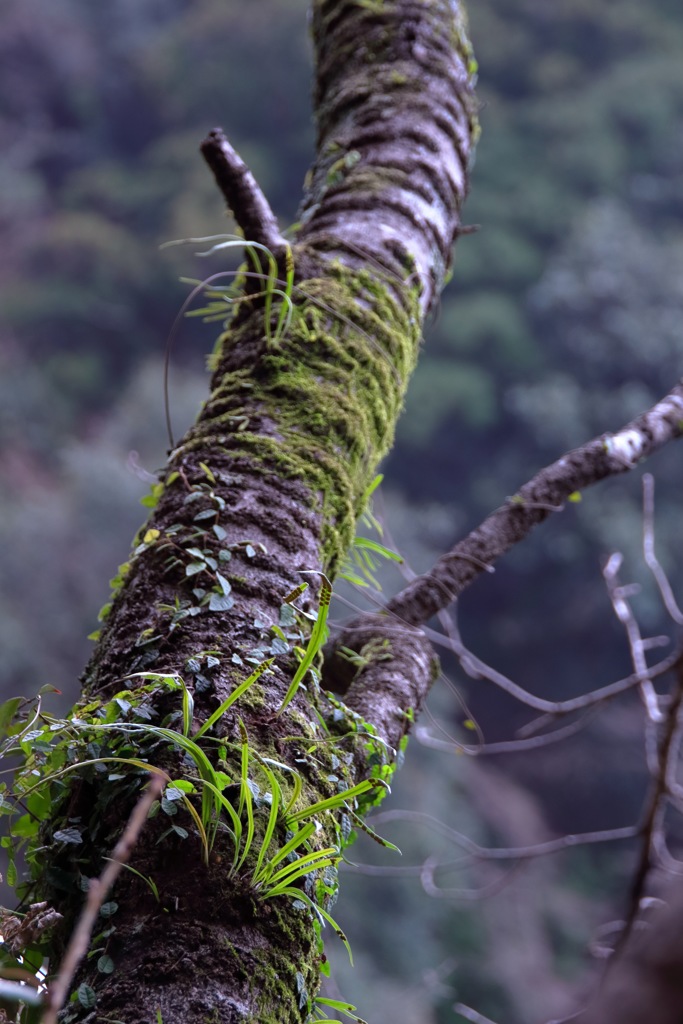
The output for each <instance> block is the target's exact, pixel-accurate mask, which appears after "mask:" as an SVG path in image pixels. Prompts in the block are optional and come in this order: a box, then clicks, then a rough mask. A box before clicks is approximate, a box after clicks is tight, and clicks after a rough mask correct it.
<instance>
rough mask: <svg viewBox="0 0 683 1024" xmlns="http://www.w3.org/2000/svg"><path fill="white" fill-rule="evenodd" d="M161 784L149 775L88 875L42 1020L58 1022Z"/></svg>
mask: <svg viewBox="0 0 683 1024" xmlns="http://www.w3.org/2000/svg"><path fill="white" fill-rule="evenodd" d="M164 784H165V779H164V778H163V777H162V776H159V775H153V776H151V778H150V782H149V785H148V787H147V789H146V790H145V792H144V793H143V794H142V796H141V797H140V799H139V800H138V802H137V804H136V805H135V807H134V808H133V812H132V814H131V816H130V818H129V819H128V824H127V825H126V827H125V829H124V830H123V833H122V835H121V838H120V839H119V841H118V843H117V844H116V846H115V847H114V850H113V852H112V855H111V860H110V861H109V863H108V864H107V866H106V868H105V869H104V871H103V872H102V874H101V875H100V877H99V878H93V879H91V881H90V886H89V887H88V895H87V896H86V900H85V906H84V907H83V910H82V911H81V916H80V917H79V919H78V922H77V924H76V927H75V928H74V931H73V934H72V936H71V939H70V940H69V945H68V947H67V950H66V953H65V954H64V959H63V960H62V963H61V965H60V967H59V970H58V972H57V975H56V977H55V979H54V981H52V982H51V984H50V987H49V992H48V1004H47V1010H46V1012H45V1015H44V1017H43V1024H57V1015H58V1013H59V1011H60V1010H61V1008H62V1006H64V1004H65V1002H66V1000H67V997H68V994H69V988H70V987H71V982H72V981H73V978H74V975H75V974H76V971H77V969H78V965H79V964H80V962H81V960H82V959H83V957H84V956H85V955H86V953H87V952H88V946H89V945H90V936H91V935H92V931H93V928H94V927H95V923H96V921H97V915H98V914H99V912H100V907H101V906H102V904H103V903H104V900H105V898H106V896H107V893H108V892H109V890H110V889H111V887H112V886H113V884H114V882H115V881H116V879H117V878H118V875H119V872H120V871H121V869H122V867H123V866H124V864H126V863H127V861H128V859H129V858H130V855H131V853H132V852H133V848H134V847H135V844H136V843H137V841H138V837H139V835H140V832H141V831H142V829H143V827H144V825H145V822H146V821H147V815H148V814H149V810H150V808H151V806H152V804H153V803H154V801H155V800H157V799H158V798H159V797H160V795H161V792H162V790H163V788H164Z"/></svg>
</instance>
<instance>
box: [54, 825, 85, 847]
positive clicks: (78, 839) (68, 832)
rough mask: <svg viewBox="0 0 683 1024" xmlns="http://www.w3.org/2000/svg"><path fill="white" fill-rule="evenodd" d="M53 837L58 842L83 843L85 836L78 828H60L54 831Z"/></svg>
mask: <svg viewBox="0 0 683 1024" xmlns="http://www.w3.org/2000/svg"><path fill="white" fill-rule="evenodd" d="M52 838H53V839H54V841H55V842H56V843H74V844H78V843H82V842H83V837H82V836H81V833H80V831H79V830H78V829H77V828H60V829H58V830H57V831H56V832H54V833H53V835H52Z"/></svg>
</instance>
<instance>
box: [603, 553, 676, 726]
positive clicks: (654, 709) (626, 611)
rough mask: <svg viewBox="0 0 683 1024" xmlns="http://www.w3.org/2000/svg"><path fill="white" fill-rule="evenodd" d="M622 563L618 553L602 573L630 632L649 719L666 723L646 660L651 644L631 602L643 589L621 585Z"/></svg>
mask: <svg viewBox="0 0 683 1024" xmlns="http://www.w3.org/2000/svg"><path fill="white" fill-rule="evenodd" d="M622 560H623V559H622V556H621V555H620V554H619V553H618V552H615V554H613V555H611V556H610V557H609V558H608V560H607V563H606V565H605V566H604V568H603V570H602V575H603V578H604V580H605V584H606V586H607V592H608V594H609V598H610V601H611V602H612V608H613V609H614V614H615V615H616V617H617V618H618V619H619V622H621V624H622V625H623V627H624V629H625V630H626V637H627V639H628V646H629V650H630V652H631V661H632V662H633V667H634V669H635V670H636V672H637V673H638V674H639V675H640V676H641V678H642V680H643V681H642V683H640V685H639V687H638V689H639V690H640V696H641V698H642V701H643V704H644V706H645V710H646V712H647V717H648V719H649V720H650V722H653V723H658V722H662V721H663V720H664V716H663V715H662V712H661V710H660V708H659V700H658V698H657V694H656V693H655V689H654V687H653V685H652V683H651V681H650V680H649V679H648V677H647V659H646V658H645V650H646V646H647V642H646V641H644V640H643V638H642V636H641V635H640V626H639V625H638V622H637V620H636V617H635V615H634V614H633V611H632V610H631V606H630V604H629V603H628V598H629V597H630V596H631V594H633V593H637V591H638V589H639V588H638V587H635V588H634V587H622V586H620V585H619V579H618V573H619V569H620V568H621V563H622Z"/></svg>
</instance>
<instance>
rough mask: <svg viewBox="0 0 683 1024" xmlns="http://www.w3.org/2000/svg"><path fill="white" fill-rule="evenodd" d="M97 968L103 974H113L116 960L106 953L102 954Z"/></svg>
mask: <svg viewBox="0 0 683 1024" xmlns="http://www.w3.org/2000/svg"><path fill="white" fill-rule="evenodd" d="M97 970H98V971H99V972H100V973H101V974H113V972H114V961H113V960H112V958H111V957H110V956H107V955H106V954H105V955H104V956H101V957H100V958H99V960H98V961H97Z"/></svg>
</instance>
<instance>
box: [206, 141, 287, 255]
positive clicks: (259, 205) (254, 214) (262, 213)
mask: <svg viewBox="0 0 683 1024" xmlns="http://www.w3.org/2000/svg"><path fill="white" fill-rule="evenodd" d="M200 149H201V153H202V156H203V157H204V159H205V160H206V162H207V164H208V165H209V167H210V168H211V170H212V171H213V175H214V178H215V179H216V184H217V185H218V187H219V189H220V190H221V192H222V193H223V198H224V199H225V202H226V203H227V205H228V207H229V208H230V209H231V210H232V213H233V215H234V217H235V220H236V221H237V223H238V224H239V226H240V227H241V228H242V231H243V232H244V237H245V239H246V240H247V242H259V243H260V244H261V245H265V247H266V248H267V249H270V251H271V252H272V254H273V256H275V258H276V259H277V257H278V255H280V254H281V253H284V252H285V250H286V248H287V242H286V241H285V239H284V238H283V237H282V235H281V234H280V229H279V227H278V223H277V219H276V217H275V214H274V213H273V211H272V210H271V208H270V203H269V202H268V200H267V199H266V197H265V195H264V194H263V192H262V191H261V188H260V186H259V184H258V182H257V181H256V178H255V177H254V175H253V174H252V173H251V171H250V170H249V168H248V167H247V165H246V164H245V162H244V160H243V159H242V157H241V156H240V155H239V154H238V153H237V152H236V151H235V150H234V149H233V148H232V146H231V145H230V143H229V142H228V140H227V139H226V137H225V135H224V133H223V130H222V129H221V128H214V129H213V131H210V132H209V134H208V135H207V137H206V138H205V139H204V141H203V142H202V144H201V146H200Z"/></svg>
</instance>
